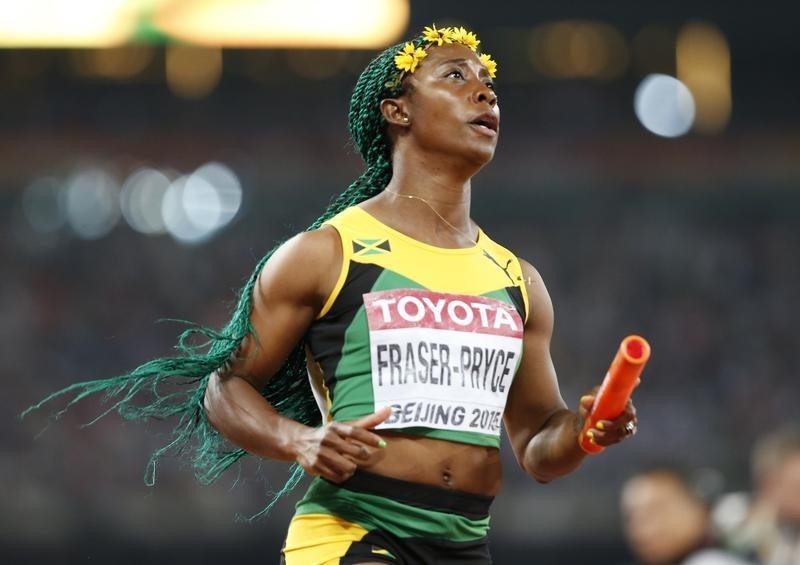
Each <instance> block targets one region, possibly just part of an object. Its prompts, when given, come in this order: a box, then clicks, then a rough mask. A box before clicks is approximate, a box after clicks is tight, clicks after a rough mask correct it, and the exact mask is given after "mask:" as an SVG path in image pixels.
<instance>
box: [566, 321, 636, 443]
mask: <svg viewBox="0 0 800 565" xmlns="http://www.w3.org/2000/svg"><path fill="white" fill-rule="evenodd" d="M649 358H650V344H649V343H647V340H646V339H644V338H643V337H641V336H638V335H629V336H628V337H626V338H625V339H623V340H622V343H621V344H620V346H619V350H618V351H617V354H616V355H615V356H614V360H613V361H612V362H611V367H609V369H608V373H606V378H605V379H603V384H602V385H601V386H600V390H598V391H597V396H596V397H595V400H594V405H593V406H592V410H591V412H589V414H588V415H587V416H586V422H585V423H584V424H583V430H581V435H580V436H579V437H578V442H579V443H580V446H581V447H582V448H583V450H584V451H586V452H587V453H600V452H601V451H603V449H604V448H603V447H602V446H600V445H597V444H595V443H592V441H591V438H590V437H589V436H588V435H586V432H588V431H589V430H590V429H591V428H593V427H595V425H596V424H597V422H598V421H599V420H613V419H614V418H616V417H617V416H619V415H620V414H622V412H623V410H625V405H626V404H627V403H628V399H629V398H630V397H631V393H633V389H634V388H636V385H637V384H638V381H639V375H641V374H642V369H644V365H645V363H647V360H648V359H649Z"/></svg>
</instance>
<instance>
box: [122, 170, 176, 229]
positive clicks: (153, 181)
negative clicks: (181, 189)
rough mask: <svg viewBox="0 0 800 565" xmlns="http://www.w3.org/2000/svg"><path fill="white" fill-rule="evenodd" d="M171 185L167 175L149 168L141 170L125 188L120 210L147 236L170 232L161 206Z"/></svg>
mask: <svg viewBox="0 0 800 565" xmlns="http://www.w3.org/2000/svg"><path fill="white" fill-rule="evenodd" d="M169 185H170V179H169V177H167V175H165V174H164V173H162V172H161V171H158V170H156V169H151V168H147V167H145V168H141V169H138V170H137V171H135V172H134V173H133V174H132V175H130V176H129V177H128V179H127V180H126V181H125V183H124V184H123V185H122V192H121V193H120V207H121V209H122V215H123V216H124V218H125V220H126V221H127V222H128V225H129V226H130V227H131V228H133V229H134V230H136V231H138V232H141V233H145V234H161V233H164V232H165V231H166V226H165V225H164V219H163V217H162V216H161V203H162V201H163V200H164V195H165V194H166V192H167V189H168V188H169Z"/></svg>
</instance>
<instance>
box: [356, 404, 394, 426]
mask: <svg viewBox="0 0 800 565" xmlns="http://www.w3.org/2000/svg"><path fill="white" fill-rule="evenodd" d="M391 415H392V407H391V406H384V407H383V408H381V409H380V410H376V411H375V412H373V413H372V414H369V415H368V416H363V417H361V418H359V419H358V420H353V421H352V422H349V424H350V425H351V426H355V427H357V428H363V429H365V430H371V429H372V428H374V427H375V426H377V425H379V424H381V423H383V422H384V421H385V420H386V418H388V417H389V416H391Z"/></svg>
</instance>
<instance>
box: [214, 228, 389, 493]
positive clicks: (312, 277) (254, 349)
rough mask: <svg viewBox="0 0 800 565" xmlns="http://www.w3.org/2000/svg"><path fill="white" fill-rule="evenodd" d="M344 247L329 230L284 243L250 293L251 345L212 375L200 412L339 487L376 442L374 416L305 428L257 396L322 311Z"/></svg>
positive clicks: (246, 444)
mask: <svg viewBox="0 0 800 565" xmlns="http://www.w3.org/2000/svg"><path fill="white" fill-rule="evenodd" d="M340 265H341V244H340V242H339V237H338V234H337V233H336V232H335V230H333V229H331V228H323V229H320V230H316V231H313V232H307V233H303V234H300V235H298V236H296V237H294V238H292V239H291V240H289V241H288V242H286V243H285V244H284V245H283V246H282V247H281V248H280V249H278V250H277V251H276V252H275V254H274V255H273V256H272V257H271V258H270V260H269V261H268V262H267V264H266V265H265V266H264V269H263V270H262V271H261V273H260V275H259V278H258V281H257V284H256V286H255V289H254V291H253V310H252V314H251V323H252V324H253V327H254V328H255V330H256V336H257V339H256V338H255V337H252V336H250V337H248V338H246V339H245V340H244V341H243V342H242V345H241V346H240V348H239V349H238V351H237V352H236V353H235V355H234V356H232V358H231V359H230V361H229V362H228V363H227V364H226V365H225V366H224V367H222V368H221V369H220V370H218V371H217V372H215V373H214V374H212V375H211V378H210V379H209V383H208V387H207V389H206V395H205V401H204V405H205V409H206V415H207V416H208V419H209V421H210V422H211V424H212V425H213V426H214V427H215V428H216V429H217V430H218V431H219V432H220V433H221V434H222V435H223V436H224V437H226V438H227V439H228V440H230V441H231V442H233V443H234V444H236V445H238V446H240V447H242V448H243V449H245V450H247V451H248V452H250V453H253V454H256V455H260V456H263V457H269V458H272V459H278V460H281V461H297V462H299V463H300V464H301V465H302V466H303V468H304V469H306V471H308V472H309V473H312V474H315V475H322V476H325V477H327V478H330V479H331V480H335V481H341V480H344V479H346V478H347V477H349V476H350V475H351V474H352V473H353V472H354V471H355V469H356V463H355V462H354V459H355V460H358V459H360V458H366V457H367V456H368V455H369V450H370V449H371V448H373V447H375V446H377V445H379V443H380V442H381V439H380V437H379V436H377V435H376V434H373V433H371V432H369V431H367V429H369V428H372V427H374V426H375V425H377V424H378V423H380V422H381V421H383V420H384V419H385V418H386V417H388V413H387V414H383V412H378V413H376V414H373V415H371V416H366V417H365V418H362V419H361V420H358V421H357V422H351V423H349V424H347V423H342V422H333V423H330V424H328V425H326V426H323V427H321V428H310V427H308V426H305V425H303V424H301V423H299V422H296V421H294V420H291V419H289V418H286V417H284V416H281V415H280V414H278V413H277V412H276V411H275V409H274V408H273V407H272V406H271V405H270V404H269V403H268V402H267V401H266V400H265V399H264V397H263V396H262V395H261V393H260V391H261V390H262V389H263V387H264V386H265V385H266V383H267V382H268V381H269V379H270V378H271V377H272V376H273V375H274V374H275V372H276V371H277V370H278V369H279V368H280V367H281V365H282V364H283V363H284V361H285V360H286V358H287V356H288V355H289V353H290V352H291V351H292V349H293V348H294V347H295V346H296V345H297V343H298V342H299V341H300V340H301V339H302V337H303V335H304V334H305V333H306V331H307V330H308V328H309V326H310V325H311V323H312V322H313V321H314V318H315V317H316V316H317V314H318V313H319V312H320V310H321V309H322V306H323V304H324V302H325V300H326V299H327V297H328V295H329V293H330V291H331V289H332V288H333V287H334V284H335V281H336V278H337V277H338V275H339V270H340Z"/></svg>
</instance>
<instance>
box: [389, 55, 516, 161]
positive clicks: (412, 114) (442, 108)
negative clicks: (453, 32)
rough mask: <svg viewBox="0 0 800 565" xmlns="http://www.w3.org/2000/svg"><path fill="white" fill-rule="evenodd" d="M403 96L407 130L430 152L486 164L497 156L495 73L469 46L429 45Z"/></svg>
mask: <svg viewBox="0 0 800 565" xmlns="http://www.w3.org/2000/svg"><path fill="white" fill-rule="evenodd" d="M406 80H407V81H408V83H407V84H408V88H407V92H406V93H405V94H404V95H403V96H402V97H401V99H402V104H403V109H404V111H405V112H406V114H407V116H408V118H409V123H410V127H408V128H407V135H409V136H410V137H411V138H412V139H413V141H414V142H415V143H417V144H419V145H420V146H421V147H423V148H424V149H425V150H427V151H429V152H436V153H441V154H443V155H445V156H458V157H462V158H465V159H466V160H468V161H469V162H470V163H473V164H477V165H479V166H482V165H484V164H486V163H488V162H489V161H490V160H491V158H492V157H493V156H494V150H495V147H496V146H497V137H498V134H499V132H500V108H499V107H498V105H497V95H496V94H495V92H494V84H493V81H492V79H491V78H490V77H489V72H488V71H487V70H486V67H484V66H483V64H482V63H481V61H480V59H479V58H478V56H477V55H476V54H475V53H474V52H473V51H472V50H470V49H469V48H467V47H464V46H463V45H442V46H435V47H430V48H428V56H427V57H426V58H425V59H424V60H423V61H422V63H421V64H420V66H419V67H418V68H417V70H416V71H415V72H414V73H413V74H412V75H411V76H409V77H408V78H407V79H406Z"/></svg>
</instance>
